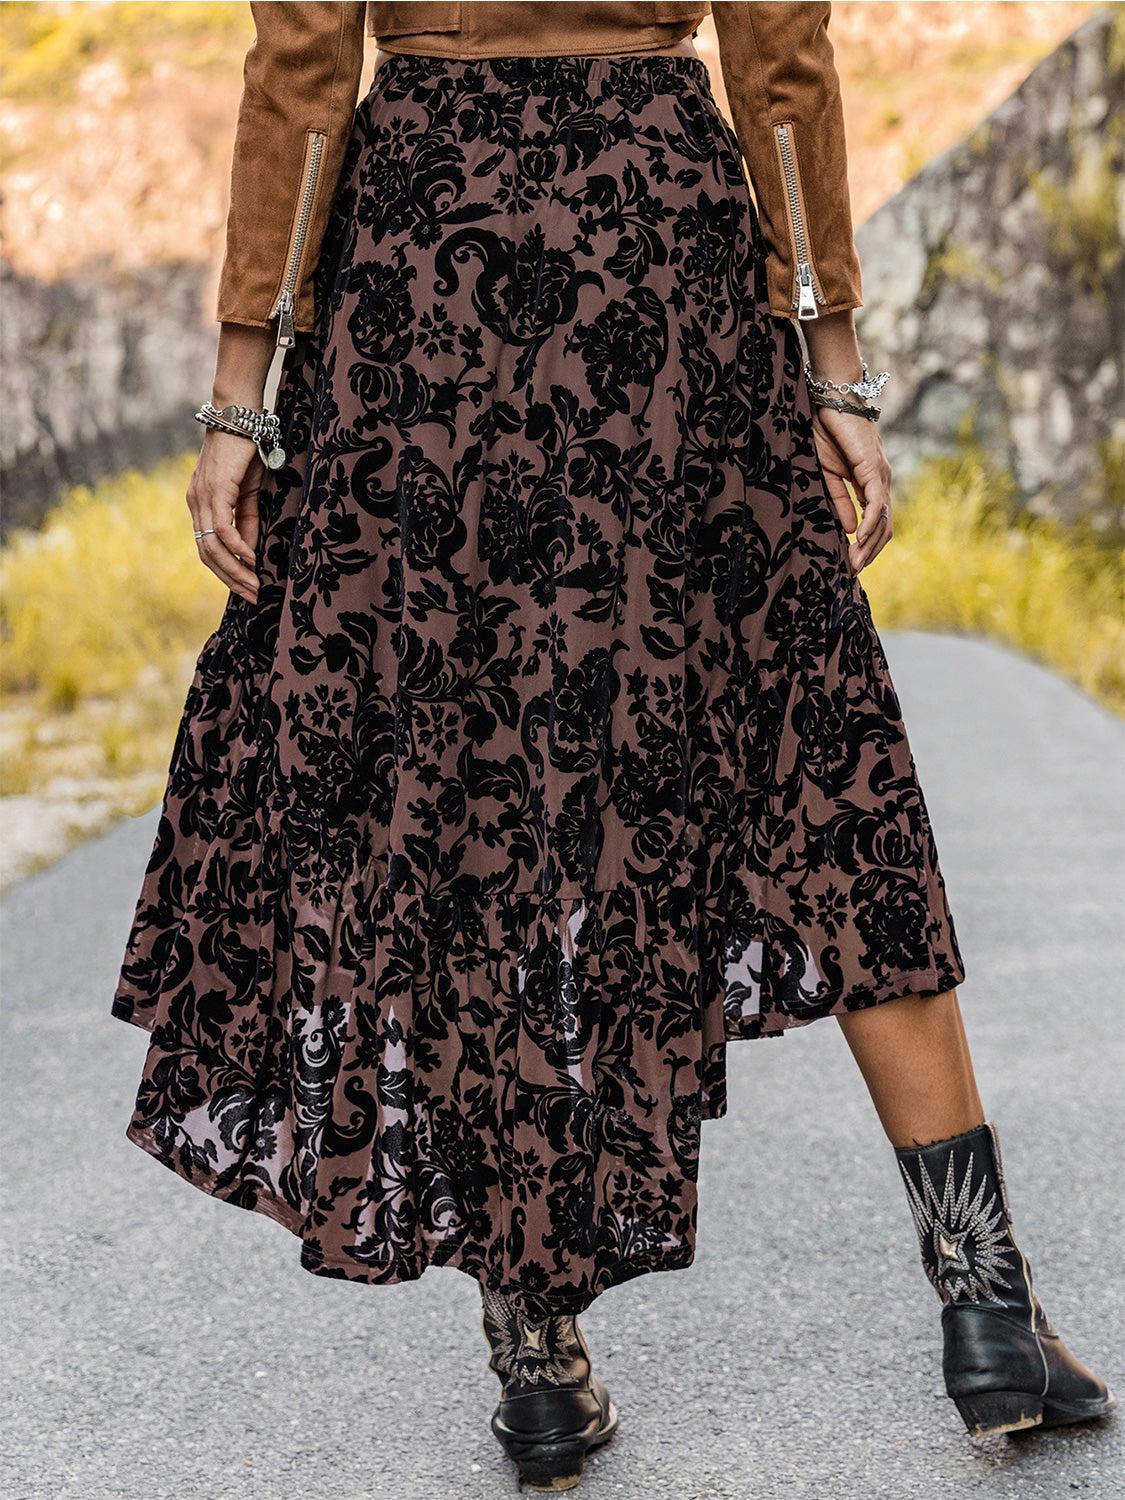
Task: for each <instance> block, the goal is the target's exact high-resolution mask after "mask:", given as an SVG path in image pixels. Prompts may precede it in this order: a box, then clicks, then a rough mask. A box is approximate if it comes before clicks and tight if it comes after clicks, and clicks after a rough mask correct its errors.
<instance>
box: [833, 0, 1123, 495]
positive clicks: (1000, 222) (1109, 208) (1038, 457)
mask: <svg viewBox="0 0 1125 1500" xmlns="http://www.w3.org/2000/svg"><path fill="white" fill-rule="evenodd" d="M1123 105H1125V14H1123V13H1122V12H1121V11H1120V10H1118V11H1117V12H1116V13H1113V12H1109V13H1099V14H1098V15H1096V16H1094V17H1093V18H1092V19H1091V20H1090V21H1089V22H1087V23H1086V24H1085V25H1084V26H1082V27H1081V28H1080V29H1079V30H1078V31H1077V32H1076V33H1075V34H1074V36H1073V37H1072V38H1071V39H1070V40H1069V41H1067V42H1066V43H1064V44H1063V46H1061V47H1060V48H1058V49H1057V51H1055V52H1054V53H1052V54H1051V56H1050V57H1049V58H1047V59H1046V60H1045V61H1044V62H1043V63H1041V64H1040V66H1039V67H1038V68H1036V70H1035V71H1034V72H1033V73H1032V74H1031V75H1030V76H1029V77H1028V78H1027V79H1026V81H1025V82H1024V84H1023V85H1022V87H1021V88H1019V89H1018V90H1017V91H1016V93H1014V94H1013V95H1012V96H1011V97H1010V98H1009V99H1007V100H1006V101H1005V102H1004V104H1002V105H1001V106H1000V108H999V109H998V110H996V112H995V113H994V114H993V115H991V116H990V117H989V118H988V119H987V120H986V121H985V122H984V123H983V124H982V125H981V126H980V127H979V128H978V129H977V130H975V131H974V132H973V134H972V135H971V136H969V137H968V138H967V139H966V140H964V141H963V142H961V143H960V144H959V145H958V146H956V147H955V148H954V149H953V150H951V151H949V152H947V153H946V154H945V155H944V156H941V157H939V158H937V159H936V160H935V161H933V162H932V163H930V164H929V165H928V166H927V167H925V168H924V169H923V170H922V171H921V172H920V173H919V174H918V175H917V176H916V177H915V178H913V179H912V180H911V181H910V182H909V183H908V184H907V185H906V187H905V188H903V190H902V191H901V192H900V193H898V194H897V195H896V196H895V197H894V198H893V199H891V201H890V202H889V203H887V204H886V205H885V206H884V207H883V208H882V209H880V210H879V211H878V212H877V213H876V214H875V215H874V216H873V217H872V218H871V219H869V220H868V222H867V223H866V224H864V225H863V226H862V228H861V229H860V231H859V233H858V240H859V247H860V253H861V256H862V260H863V266H864V301H865V308H864V311H863V312H862V313H861V314H860V330H861V340H862V343H863V346H864V350H865V353H866V355H867V359H868V363H869V364H870V365H871V367H872V368H873V369H874V368H875V367H876V366H878V367H879V368H883V367H886V368H889V369H890V370H891V371H892V372H893V375H894V380H893V382H892V383H891V384H890V385H889V386H888V387H887V390H886V392H885V396H884V432H885V435H886V439H887V445H888V449H889V450H890V453H891V458H892V462H893V463H894V465H895V467H896V470H897V472H899V473H900V474H904V473H908V472H909V471H910V469H911V468H913V467H914V465H916V464H917V462H918V460H919V459H920V458H921V457H923V456H925V455H927V454H940V453H948V452H951V451H953V450H955V449H956V447H957V445H958V443H959V442H960V441H961V440H962V434H963V433H964V432H965V431H966V430H967V429H968V428H970V427H971V428H972V430H973V431H975V433H976V435H977V436H978V437H979V439H980V440H981V441H982V442H983V443H984V444H985V445H986V447H987V448H988V449H989V451H990V452H991V453H992V454H993V455H994V457H995V458H996V459H997V460H998V461H999V462H1000V463H1002V464H1004V465H1005V466H1006V467H1008V468H1009V469H1010V470H1011V472H1012V475H1013V477H1014V479H1015V481H1016V485H1017V487H1018V490H1019V493H1020V495H1021V496H1022V498H1023V500H1024V501H1025V503H1027V504H1029V505H1031V506H1032V507H1033V508H1035V509H1037V510H1043V511H1049V512H1054V513H1057V514H1059V515H1062V516H1064V517H1067V518H1072V517H1074V516H1076V515H1080V514H1081V515H1086V516H1089V517H1091V518H1093V519H1094V520H1096V521H1097V522H1100V523H1103V524H1105V523H1108V522H1110V521H1112V520H1113V519H1114V510H1115V501H1116V505H1120V503H1121V497H1120V494H1119V490H1120V486H1121V483H1122V478H1121V476H1122V473H1123V472H1125V381H1123V351H1125V259H1123V248H1122V247H1123V244H1125V177H1123V175H1122V160H1123V155H1125V114H1123ZM1115 489H1116V490H1117V491H1118V493H1117V494H1116V495H1115ZM1117 519H1118V520H1120V516H1119V515H1118V516H1117Z"/></svg>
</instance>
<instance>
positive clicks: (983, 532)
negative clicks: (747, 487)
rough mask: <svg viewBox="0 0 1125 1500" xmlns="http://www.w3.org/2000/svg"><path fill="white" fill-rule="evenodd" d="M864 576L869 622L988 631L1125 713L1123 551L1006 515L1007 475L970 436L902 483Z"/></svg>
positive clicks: (1069, 531)
mask: <svg viewBox="0 0 1125 1500" xmlns="http://www.w3.org/2000/svg"><path fill="white" fill-rule="evenodd" d="M863 583H864V588H865V589H866V591H867V595H868V597H869V599H870V600H871V608H872V611H873V613H874V615H875V618H876V620H877V621H878V623H879V627H880V629H887V630H889V629H895V628H901V629H912V630H933V631H939V632H941V631H945V632H957V633H961V634H968V635H981V636H988V637H991V638H992V639H993V640H997V641H1002V642H1004V643H1005V644H1006V645H1009V646H1014V647H1016V648H1017V649H1019V650H1022V651H1026V652H1027V653H1028V655H1029V656H1033V657H1035V658H1036V659H1037V660H1038V661H1041V662H1043V663H1044V664H1045V665H1046V666H1049V667H1052V668H1054V670H1055V671H1057V672H1059V673H1061V674H1062V675H1063V676H1064V677H1068V678H1069V679H1070V680H1071V681H1072V682H1075V683H1077V684H1078V685H1079V687H1082V688H1084V689H1085V690H1086V691H1087V692H1088V693H1090V694H1092V695H1093V696H1094V697H1096V698H1098V699H1100V700H1101V701H1102V702H1103V703H1105V704H1106V705H1108V706H1109V707H1110V708H1112V709H1114V711H1115V712H1117V713H1119V714H1125V549H1123V548H1122V547H1121V546H1120V545H1118V544H1117V543H1115V542H1110V541H1107V540H1104V539H1099V538H1097V537H1095V536H1092V535H1090V534H1088V533H1084V532H1082V531H1080V530H1076V529H1074V528H1068V527H1064V526H1061V525H1059V524H1057V523H1055V522H1053V521H1050V520H1044V519H1035V518H1031V517H1027V516H1026V515H1025V516H1020V517H1016V516H1014V515H1013V513H1012V508H1011V487H1010V484H1009V483H1008V481H1007V479H1006V477H1005V476H1004V475H1003V474H1000V473H998V472H997V471H996V470H995V469H994V468H993V467H992V465H991V464H990V463H989V462H988V460H987V458H986V456H985V455H984V453H983V452H982V451H981V450H980V449H978V448H977V447H975V446H974V445H973V444H971V443H970V444H966V445H965V447H964V448H963V450H962V451H961V452H960V453H959V454H957V455H955V456H953V457H950V458H944V459H935V460H930V461H929V462H927V463H925V464H923V465H922V467H921V468H920V470H919V471H918V473H917V475H916V476H915V477H914V479H913V480H912V481H911V482H910V483H908V484H907V485H906V486H905V487H904V489H903V491H902V494H901V497H900V499H899V501H898V504H897V505H896V509H895V536H894V541H893V542H892V543H891V545H890V547H888V548H887V550H886V551H885V552H884V553H883V554H882V556H881V557H880V558H879V559H877V560H876V562H875V563H874V564H873V565H872V567H871V568H870V569H869V570H868V571H867V572H865V573H864V574H863Z"/></svg>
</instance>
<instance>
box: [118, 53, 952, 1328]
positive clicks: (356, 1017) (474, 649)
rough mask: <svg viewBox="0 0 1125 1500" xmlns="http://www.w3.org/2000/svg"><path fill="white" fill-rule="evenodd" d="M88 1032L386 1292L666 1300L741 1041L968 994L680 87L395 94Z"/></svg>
mask: <svg viewBox="0 0 1125 1500" xmlns="http://www.w3.org/2000/svg"><path fill="white" fill-rule="evenodd" d="M315 277H316V280H315V299H314V300H315V305H316V308H317V320H316V328H315V329H314V330H313V332H312V333H311V334H308V335H306V334H302V335H301V336H300V337H299V338H298V339H297V341H296V342H295V343H294V345H293V346H292V347H291V348H290V349H289V350H288V352H287V355H286V360H285V364H284V368H283V372H282V378H281V381H280V384H279V387H278V392H277V399H276V403H275V405H276V410H277V413H278V417H279V420H280V421H281V423H282V427H283V429H284V432H285V434H286V441H285V445H284V446H285V449H286V451H287V453H288V458H287V459H286V461H285V462H284V463H283V464H282V466H281V467H280V468H278V469H276V470H270V471H268V472H267V473H266V474H264V476H263V479H262V483H261V488H260V491H259V519H260V527H259V531H258V536H257V543H256V559H255V562H256V572H257V575H258V578H259V591H258V596H257V599H256V600H255V601H254V602H253V603H251V602H250V601H248V600H245V599H242V598H239V597H238V596H236V595H231V596H230V598H229V599H228V602H227V607H226V610H225V612H224V615H223V619H222V622H221V623H220V625H219V627H218V628H217V629H216V630H215V631H214V632H213V634H212V635H211V637H210V638H209V639H208V640H207V642H205V643H204V645H203V648H202V650H201V652H200V654H199V657H198V660H197V664H196V672H195V676H194V679H193V681H192V684H191V687H190V689H189V693H188V696H187V700H186V703H185V707H184V713H183V716H182V719H181V723H180V727H179V732H178V734H177V737H176V742H175V745H174V748H173V751H172V757H171V763H170V766H169V776H168V784H167V789H166V792H165V795H164V801H163V806H162V809H161V817H160V821H159V826H158V829H157V833H156V839H155V843H154V847H153V850H152V855H151V858H150V860H149V864H148V868H147V870H146V872H145V876H144V880H143V884H142V889H141V892H140V896H139V898H138V901H137V905H136V910H135V915H134V923H133V928H132V931H131V932H130V934H129V938H128V941H127V948H126V953H125V956H124V962H123V965H122V970H121V976H120V980H119V983H118V986H117V991H116V994H115V996H114V998H113V1014H114V1015H115V1016H116V1017H118V1018H119V1019H122V1020H127V1021H130V1022H132V1023H133V1024H134V1025H137V1026H139V1027H141V1028H142V1029H144V1030H147V1031H149V1032H150V1034H151V1036H150V1042H149V1046H148V1049H147V1055H146V1060H145V1066H144V1070H143V1074H142V1078H141V1082H140V1086H139V1089H138V1093H137V1100H136V1106H135V1109H134V1112H133V1117H132V1123H131V1125H130V1129H129V1138H130V1139H131V1140H132V1141H134V1143H135V1144H137V1145H139V1146H140V1147H141V1148H142V1149H143V1150H145V1151H146V1152H148V1153H149V1154H150V1155H153V1156H155V1157H157V1158H158V1159H159V1160H160V1161H162V1162H163V1163H164V1164H165V1165H166V1166H168V1167H170V1168H171V1169H172V1170H174V1171H176V1172H177V1173H178V1174H179V1175H180V1176H182V1177H184V1178H185V1179H186V1180H188V1181H190V1182H192V1183H193V1184H194V1185H196V1186H198V1187H200V1188H202V1189H203V1190H204V1191H207V1192H209V1193H210V1194H211V1195H212V1196H214V1197H218V1198H222V1199H224V1200H225V1201H228V1202H232V1203H235V1204H237V1205H240V1206H242V1207H245V1208H248V1209H251V1210H253V1211H256V1212H259V1213H262V1214H264V1215H266V1216H268V1217H270V1218H272V1219H274V1220H275V1221H276V1222H278V1223H281V1224H282V1225H283V1226H284V1227H285V1228H286V1229H288V1230H289V1231H290V1232H292V1233H294V1234H296V1235H297V1236H298V1237H299V1238H300V1240H301V1241H302V1252H301V1260H302V1265H303V1266H304V1267H305V1268H306V1269H307V1270H309V1271H311V1272H314V1273H315V1274H319V1275H323V1276H332V1277H337V1278H346V1279H350V1280H356V1281H366V1282H388V1281H406V1280H414V1279H416V1278H417V1277H418V1276H420V1275H421V1273H422V1272H423V1270H425V1268H426V1266H427V1265H430V1264H433V1265H439V1264H444V1265H451V1266H455V1267H456V1268H458V1269H460V1270H462V1271H464V1272H466V1273H467V1274H470V1275H472V1276H474V1277H475V1278H476V1279H477V1280H478V1281H480V1282H481V1284H482V1285H486V1286H488V1287H490V1288H491V1289H493V1290H498V1291H503V1292H504V1293H505V1294H506V1295H508V1296H510V1297H512V1298H513V1299H517V1300H518V1301H520V1302H521V1304H522V1305H523V1306H524V1307H525V1308H526V1309H527V1310H528V1311H529V1312H530V1313H535V1314H536V1315H542V1314H544V1313H546V1312H552V1311H554V1312H557V1311H580V1310H581V1309H582V1308H584V1307H586V1306H588V1305H589V1303H590V1302H592V1301H593V1299H594V1298H595V1297H596V1296H597V1295H599V1294H600V1293H601V1292H603V1291H604V1290H606V1289H607V1288H608V1287H610V1286H613V1285H616V1284H619V1283H620V1282H622V1281H627V1280H629V1279H630V1278H631V1277H634V1276H637V1275H640V1274H642V1273H645V1272H649V1271H656V1270H672V1269H679V1268H682V1267H683V1266H686V1265H687V1264H689V1263H690V1261H691V1259H692V1254H693V1249H694V1243H695V1227H696V1211H697V1176H698V1158H699V1143H700V1124H701V1121H702V1120H703V1119H714V1118H718V1117H720V1116H721V1115H723V1114H724V1113H725V1111H726V1108H727V1085H726V1049H727V1046H728V1044H729V1043H730V1042H731V1041H735V1040H750V1039H753V1038H755V1037H758V1036H775V1035H783V1034H784V1032H785V1031H786V1030H789V1029H792V1028H794V1027H796V1026H803V1025H807V1024H808V1023H809V1022H811V1021H814V1020H817V1019H820V1018H823V1017H825V1016H829V1015H839V1014H841V1013H842V1012H844V1011H852V1010H859V1009H865V1008H867V1007H869V1006H873V1005H877V1004H881V1003H883V1002H885V1001H889V1000H892V999H896V998H899V997H900V996H903V995H908V994H934V993H938V992H941V991H944V990H948V989H952V988H953V987H955V986H956V985H957V984H959V983H960V981H961V979H962V977H963V969H962V966H961V961H960V955H959V952H958V948H957V941H956V937H955V934H954V929H953V923H952V918H951V916H950V912H949V909H948V905H947V902H946V897H945V888H944V883H943V880H942V877H941V873H940V870H939V866H938V859H937V850H936V846H935V843H934V839H933V835H932V831H931V828H930V823H929V817H928V814H927V810H926V805H925V802H924V800H923V798H922V793H921V789H920V787H919V784H918V780H917V776H916V772H915V766H914V761H913V758H912V755H911V751H910V746H909V744H908V741H907V737H906V733H905V729H904V727H903V724H902V720H901V712H900V707H899V703H898V699H897V696H896V694H895V691H894V687H893V684H892V682H891V678H890V673H889V670H888V667H887V662H886V659H885V656H884V654H883V651H882V648H881V645H880V642H879V639H878V635H877V632H876V630H875V627H874V623H873V621H872V619H871V613H870V609H869V607H868V602H867V599H866V596H865V594H864V592H863V589H862V587H861V585H860V583H859V581H858V579H857V578H856V577H855V576H854V575H853V573H852V572H851V569H850V566H849V562H848V544H847V539H846V537H845V536H844V534H843V531H842V528H841V526H840V522H839V518H838V516H837V513H836V509H835V506H834V505H833V503H832V500H831V497H830V495H829V493H828V490H827V487H826V484H825V479H824V474H823V471H822V467H821V464H820V460H819V457H818V454H817V449H816V443H815V436H814V430H813V423H812V408H811V405H810V401H809V394H808V390H807V385H806V382H805V380H804V376H803V373H802V350H801V345H800V340H799V337H798V334H797V330H796V328H795V326H794V325H793V324H792V322H790V321H788V320H784V319H776V318H774V317H773V316H772V315H771V313H770V308H769V298H768V286H767V276H766V261H765V242H764V239H763V236H762V234H761V229H760V226H759V224H758V221H757V218H756V214H755V210H754V207H753V204H752V202H751V198H750V194H749V190H748V185H747V182H746V177H745V173H744V171H743V167H742V163H741V160H740V157H739V151H738V144H737V140H736V139H735V137H734V135H733V133H732V132H731V130H730V128H729V126H728V125H727V124H726V122H725V121H724V120H723V118H722V116H721V114H720V112H719V110H718V107H717V105H716V104H715V101H714V98H713V97H712V95H711V92H710V89H709V86H708V82H707V73H706V69H705V68H704V66H703V64H702V63H701V62H699V61H698V60H697V59H694V58H679V57H656V58H628V59H624V60H622V59H614V58H605V59H588V58H586V59H582V58H577V59H573V58H572V59H567V58H552V59H544V60H539V61H536V62H535V63H534V65H523V64H517V63H516V62H514V61H512V60H503V59H499V60H492V61H487V62H475V61H474V62H468V61H462V60H459V61H455V62H446V61H442V60H439V59H434V58H412V57H402V56H400V57H396V58H392V59H391V60H390V61H389V62H388V63H386V64H385V65H384V66H382V67H381V68H380V69H379V71H378V74H377V76H376V79H375V83H374V86H373V88H372V90H371V92H370V94H369V95H368V97H367V98H366V99H365V100H363V101H362V102H361V104H360V106H359V108H358V110H357V111H356V115H355V120H354V123H353V127H352V131H351V135H350V137H349V141H348V146H347V151H346V155H345V160H344V162H343V166H342V169H341V174H340V179H339V183H338V186H337V188H336V189H335V196H334V199H333V203H332V209H331V214H330V218H329V222H328V226H327V229H326V233H325V237H324V241H323V247H322V250H321V253H320V257H319V261H318V265H317V268H316V273H315Z"/></svg>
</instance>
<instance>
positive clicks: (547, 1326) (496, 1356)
mask: <svg viewBox="0 0 1125 1500" xmlns="http://www.w3.org/2000/svg"><path fill="white" fill-rule="evenodd" d="M484 1328H485V1333H486V1334H487V1336H488V1342H489V1344H490V1345H491V1348H492V1359H491V1365H492V1368H493V1369H494V1370H495V1371H496V1373H497V1374H498V1375H499V1376H500V1377H501V1379H502V1380H504V1381H505V1382H506V1383H507V1382H509V1381H511V1382H514V1383H515V1384H517V1385H528V1386H540V1385H545V1386H546V1385H549V1386H561V1385H572V1384H573V1383H574V1362H575V1360H576V1359H578V1358H580V1357H581V1356H582V1346H581V1344H580V1343H579V1340H578V1333H577V1329H576V1327H575V1320H574V1318H573V1317H569V1316H566V1315H565V1314H558V1315H556V1316H555V1317H551V1318H546V1319H545V1320H544V1321H542V1322H539V1323H533V1322H532V1321H531V1320H530V1319H528V1318H525V1317H523V1316H522V1315H521V1314H520V1313H519V1312H518V1311H517V1310H516V1309H515V1308H514V1307H513V1306H512V1305H511V1304H510V1303H509V1302H507V1301H506V1300H505V1299H504V1298H503V1297H500V1296H498V1295H497V1294H496V1293H493V1292H486V1293H485V1295H484Z"/></svg>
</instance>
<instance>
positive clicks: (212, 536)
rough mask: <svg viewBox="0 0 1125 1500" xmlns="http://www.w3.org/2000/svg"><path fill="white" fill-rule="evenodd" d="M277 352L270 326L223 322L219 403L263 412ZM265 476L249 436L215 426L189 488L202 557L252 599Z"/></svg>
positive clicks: (216, 398)
mask: <svg viewBox="0 0 1125 1500" xmlns="http://www.w3.org/2000/svg"><path fill="white" fill-rule="evenodd" d="M273 356H274V340H273V334H272V333H271V331H270V330H269V329H268V328H249V327H246V326H244V325H242V324H240V323H224V324H222V326H221V327H220V329H219V348H218V353H217V355H216V359H215V383H214V387H213V389H212V391H211V400H212V401H213V403H214V404H215V405H216V406H218V407H220V408H221V407H224V406H229V405H231V404H232V403H234V404H236V405H239V406H248V407H249V408H250V410H251V411H259V410H260V409H261V406H262V399H263V395H262V393H263V392H264V390H265V387H266V376H267V375H268V374H269V369H270V365H271V364H272V362H273ZM264 475H265V465H264V464H263V463H262V460H261V458H260V457H259V456H258V449H257V447H256V446H255V444H253V443H252V442H251V441H250V439H249V438H244V437H237V436H236V435H235V434H234V433H230V432H217V431H216V430H215V428H213V427H209V428H208V429H207V432H206V434H205V436H204V438H203V447H202V449H201V450H200V454H199V459H198V462H197V463H196V465H195V473H194V474H193V475H192V476H191V482H190V483H189V485H188V492H187V503H188V510H190V511H191V518H192V521H193V522H194V523H195V524H194V529H195V530H196V531H205V532H206V533H207V535H206V536H202V537H197V538H196V546H197V547H198V549H199V560H200V561H201V562H202V563H204V564H205V566H207V567H208V568H210V569H211V571H212V573H214V574H215V576H216V577H217V578H221V579H222V581H223V582H224V583H225V584H226V585H227V587H228V588H229V589H230V590H231V592H232V593H235V594H237V595H238V596H239V598H240V599H246V600H248V601H249V602H250V603H251V604H254V603H256V602H257V598H258V578H257V575H256V574H255V572H254V561H255V554H256V548H257V543H258V491H259V490H260V489H261V486H262V479H263V477H264Z"/></svg>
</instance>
